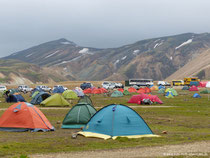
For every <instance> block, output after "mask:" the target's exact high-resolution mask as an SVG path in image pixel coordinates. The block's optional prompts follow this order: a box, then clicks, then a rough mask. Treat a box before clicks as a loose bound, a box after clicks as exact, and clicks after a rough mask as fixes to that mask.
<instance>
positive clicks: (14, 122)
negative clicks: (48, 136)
mask: <svg viewBox="0 0 210 158" xmlns="http://www.w3.org/2000/svg"><path fill="white" fill-rule="evenodd" d="M0 130H3V131H28V130H30V131H34V132H36V131H54V127H53V126H52V125H51V124H50V122H49V121H48V119H47V118H46V117H45V115H44V114H43V113H42V112H41V111H40V110H39V109H38V108H37V107H36V106H34V105H32V104H30V103H27V102H18V103H16V104H13V105H11V106H10V107H9V108H8V109H7V110H6V111H5V112H4V113H3V115H2V116H1V117H0Z"/></svg>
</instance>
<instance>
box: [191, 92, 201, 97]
mask: <svg viewBox="0 0 210 158" xmlns="http://www.w3.org/2000/svg"><path fill="white" fill-rule="evenodd" d="M193 98H201V96H200V95H199V94H198V93H195V94H194V95H193Z"/></svg>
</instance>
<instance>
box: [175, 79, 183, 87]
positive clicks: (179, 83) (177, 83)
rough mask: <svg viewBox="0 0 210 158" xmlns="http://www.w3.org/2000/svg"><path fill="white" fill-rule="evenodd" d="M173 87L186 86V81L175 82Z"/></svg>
mask: <svg viewBox="0 0 210 158" xmlns="http://www.w3.org/2000/svg"><path fill="white" fill-rule="evenodd" d="M172 85H173V86H184V81H183V80H173V81H172Z"/></svg>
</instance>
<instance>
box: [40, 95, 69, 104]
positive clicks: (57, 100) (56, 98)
mask: <svg viewBox="0 0 210 158" xmlns="http://www.w3.org/2000/svg"><path fill="white" fill-rule="evenodd" d="M40 105H41V106H69V102H68V101H67V100H65V99H64V98H63V97H62V96H61V95H60V94H58V93H56V94H54V95H52V96H50V97H49V98H47V99H45V100H44V101H42V102H41V103H40Z"/></svg>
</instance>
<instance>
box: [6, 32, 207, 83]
mask: <svg viewBox="0 0 210 158" xmlns="http://www.w3.org/2000/svg"><path fill="white" fill-rule="evenodd" d="M209 48H210V34H209V33H202V34H194V33H185V34H180V35H173V36H165V37H159V38H151V39H146V40H141V41H137V42H135V43H133V44H128V45H124V46H121V47H118V48H105V49H100V48H92V47H83V46H78V45H77V44H75V43H74V42H71V41H68V40H66V39H64V38H62V39H59V40H54V41H50V42H46V43H43V44H40V45H37V46H34V47H31V48H29V49H27V50H23V51H19V52H16V53H13V54H12V55H10V56H7V57H4V58H3V59H19V60H22V61H25V62H29V63H33V64H37V65H39V66H41V67H48V68H53V69H60V70H61V71H62V72H63V74H64V76H65V77H67V78H68V75H70V76H71V78H72V77H73V78H75V79H76V80H116V78H117V80H119V79H120V80H125V79H129V78H153V79H154V80H162V79H165V78H167V77H168V76H170V75H172V74H173V73H174V72H176V71H177V70H178V69H180V68H181V67H183V66H184V65H185V64H186V63H188V62H190V61H191V60H193V59H194V58H196V57H197V56H199V55H200V54H201V53H202V52H203V51H205V50H207V49H209ZM68 79H70V78H68Z"/></svg>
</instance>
